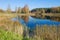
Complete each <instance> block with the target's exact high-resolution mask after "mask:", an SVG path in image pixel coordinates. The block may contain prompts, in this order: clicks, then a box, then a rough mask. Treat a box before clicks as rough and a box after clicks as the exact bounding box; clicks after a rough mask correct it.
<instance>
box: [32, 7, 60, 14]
mask: <svg viewBox="0 0 60 40" xmlns="http://www.w3.org/2000/svg"><path fill="white" fill-rule="evenodd" d="M42 9H43V10H44V11H45V13H60V7H52V8H35V9H32V10H31V12H37V11H38V12H40V11H41V12H42Z"/></svg>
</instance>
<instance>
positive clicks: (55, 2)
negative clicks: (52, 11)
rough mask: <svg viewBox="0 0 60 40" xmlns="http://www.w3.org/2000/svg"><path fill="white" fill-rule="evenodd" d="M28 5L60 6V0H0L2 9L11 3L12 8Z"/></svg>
mask: <svg viewBox="0 0 60 40" xmlns="http://www.w3.org/2000/svg"><path fill="white" fill-rule="evenodd" d="M26 4H27V5H28V6H29V9H30V10H31V9H34V8H49V7H57V6H60V0H0V9H4V10H6V9H7V7H8V5H10V7H11V9H12V10H15V8H16V7H19V6H20V7H24V5H26Z"/></svg>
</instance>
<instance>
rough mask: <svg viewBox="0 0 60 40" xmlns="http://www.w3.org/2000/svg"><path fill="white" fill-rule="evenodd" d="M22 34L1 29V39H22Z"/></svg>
mask: <svg viewBox="0 0 60 40" xmlns="http://www.w3.org/2000/svg"><path fill="white" fill-rule="evenodd" d="M22 38H23V37H22V36H21V35H18V34H16V33H13V32H9V31H5V30H0V40H22Z"/></svg>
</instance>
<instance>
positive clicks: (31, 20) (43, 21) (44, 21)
mask: <svg viewBox="0 0 60 40" xmlns="http://www.w3.org/2000/svg"><path fill="white" fill-rule="evenodd" d="M12 20H14V21H16V20H17V18H13V19H12ZM18 21H19V22H20V23H21V24H26V26H28V27H30V28H33V27H35V26H36V25H37V24H38V25H45V24H46V25H56V26H58V25H60V22H57V21H52V20H47V19H35V18H32V17H30V16H29V20H28V22H25V21H24V20H23V19H22V18H18Z"/></svg>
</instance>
